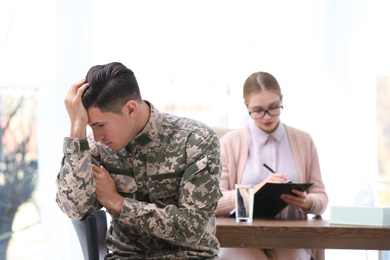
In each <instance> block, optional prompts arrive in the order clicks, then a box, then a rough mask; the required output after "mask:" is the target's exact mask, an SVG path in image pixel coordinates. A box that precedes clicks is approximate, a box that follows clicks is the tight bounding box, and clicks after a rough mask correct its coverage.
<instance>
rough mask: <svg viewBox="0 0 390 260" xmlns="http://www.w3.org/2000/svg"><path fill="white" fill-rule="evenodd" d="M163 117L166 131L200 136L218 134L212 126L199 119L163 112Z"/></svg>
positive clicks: (163, 126) (163, 125)
mask: <svg viewBox="0 0 390 260" xmlns="http://www.w3.org/2000/svg"><path fill="white" fill-rule="evenodd" d="M163 117H164V120H163V124H162V128H163V130H164V131H167V130H168V131H172V132H178V131H179V132H183V133H184V134H186V135H191V134H195V135H197V136H200V137H209V136H214V135H215V136H216V132H215V131H214V130H213V129H212V128H211V127H209V126H208V125H206V124H205V123H202V122H200V121H198V120H195V119H192V118H187V117H180V116H177V115H173V114H169V113H163Z"/></svg>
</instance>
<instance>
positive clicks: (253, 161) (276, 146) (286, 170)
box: [241, 121, 300, 219]
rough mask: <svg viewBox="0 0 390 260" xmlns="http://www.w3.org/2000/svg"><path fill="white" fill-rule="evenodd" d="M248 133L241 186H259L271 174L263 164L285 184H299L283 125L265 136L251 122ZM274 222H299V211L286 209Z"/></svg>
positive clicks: (280, 124)
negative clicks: (286, 181)
mask: <svg viewBox="0 0 390 260" xmlns="http://www.w3.org/2000/svg"><path fill="white" fill-rule="evenodd" d="M248 131H249V133H248V136H249V140H248V147H249V151H248V159H247V162H246V165H245V169H244V173H243V176H242V180H241V183H242V184H258V183H260V182H262V181H263V180H264V179H265V178H267V177H268V175H269V174H272V173H271V171H270V170H268V169H267V168H266V167H264V166H263V164H267V165H268V166H269V167H270V168H271V169H272V170H273V171H274V172H276V173H282V174H283V175H284V176H285V177H286V178H287V179H288V180H290V181H293V182H297V183H298V182H299V176H298V171H297V168H296V166H295V162H294V158H293V155H292V151H291V147H290V142H289V140H288V136H287V133H286V128H285V126H284V124H282V123H281V122H280V121H279V125H278V127H277V128H276V129H275V131H274V132H272V133H266V132H264V131H263V130H261V129H260V128H258V127H257V126H256V125H255V123H254V122H253V121H251V122H250V123H249V127H248ZM276 218H280V219H299V218H300V213H299V210H298V209H294V208H292V207H290V206H288V207H286V208H285V209H284V210H282V212H280V213H279V214H278V215H277V216H276Z"/></svg>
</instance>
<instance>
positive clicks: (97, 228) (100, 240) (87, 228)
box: [72, 210, 108, 260]
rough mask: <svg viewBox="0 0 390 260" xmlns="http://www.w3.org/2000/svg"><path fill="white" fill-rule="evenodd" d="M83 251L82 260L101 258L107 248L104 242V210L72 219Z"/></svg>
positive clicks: (105, 221)
mask: <svg viewBox="0 0 390 260" xmlns="http://www.w3.org/2000/svg"><path fill="white" fill-rule="evenodd" d="M72 224H73V227H74V228H75V230H76V233H77V236H78V238H79V241H80V245H81V250H82V251H83V255H84V260H98V259H99V260H103V259H104V257H105V256H106V255H107V253H108V250H107V247H106V244H105V240H106V233H107V217H106V212H105V211H104V210H98V211H95V212H93V213H91V214H89V215H87V216H85V217H84V218H83V219H82V220H72Z"/></svg>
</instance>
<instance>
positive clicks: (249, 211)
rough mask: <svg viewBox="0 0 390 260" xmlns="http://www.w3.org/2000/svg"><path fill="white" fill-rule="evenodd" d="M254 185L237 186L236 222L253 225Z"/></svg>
mask: <svg viewBox="0 0 390 260" xmlns="http://www.w3.org/2000/svg"><path fill="white" fill-rule="evenodd" d="M253 199H254V187H253V184H236V222H247V223H252V219H253Z"/></svg>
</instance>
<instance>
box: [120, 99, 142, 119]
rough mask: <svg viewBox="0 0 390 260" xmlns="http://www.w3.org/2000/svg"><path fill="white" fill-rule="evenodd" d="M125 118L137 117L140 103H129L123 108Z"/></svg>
mask: <svg viewBox="0 0 390 260" xmlns="http://www.w3.org/2000/svg"><path fill="white" fill-rule="evenodd" d="M122 112H123V114H124V115H125V116H130V117H135V116H136V115H137V113H138V103H137V102H136V101H134V100H129V101H127V102H126V103H125V104H124V105H123V108H122Z"/></svg>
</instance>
